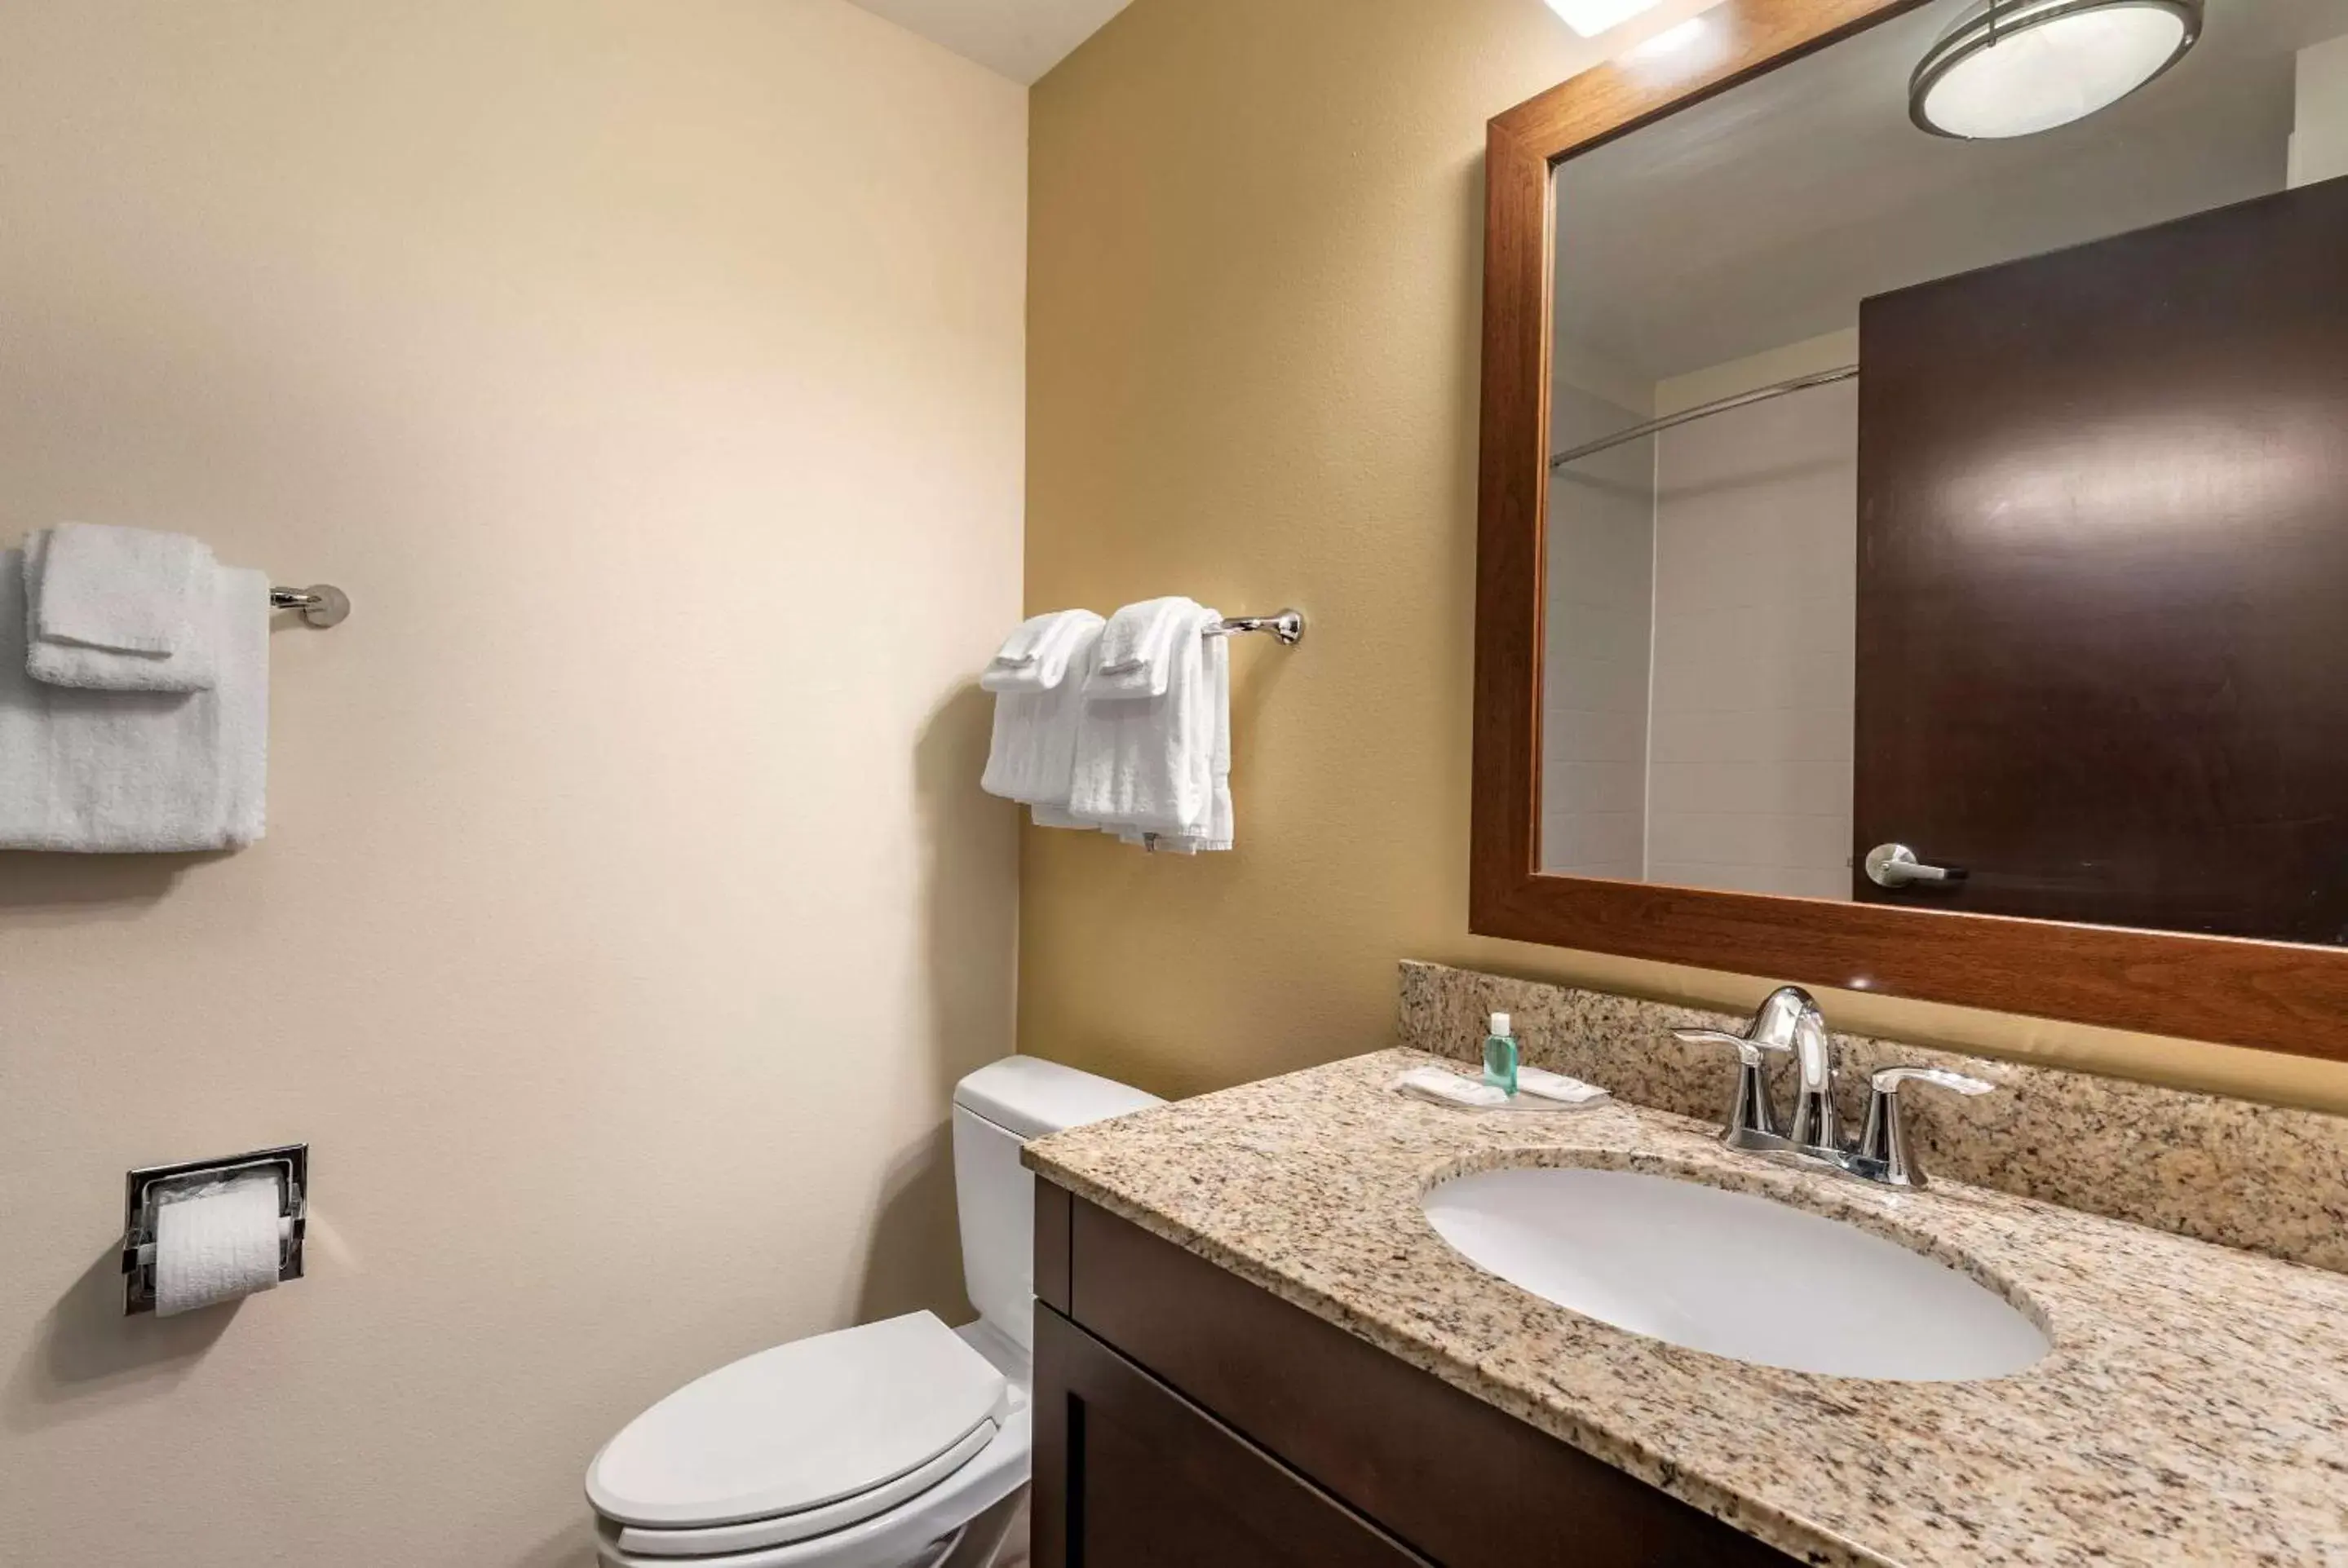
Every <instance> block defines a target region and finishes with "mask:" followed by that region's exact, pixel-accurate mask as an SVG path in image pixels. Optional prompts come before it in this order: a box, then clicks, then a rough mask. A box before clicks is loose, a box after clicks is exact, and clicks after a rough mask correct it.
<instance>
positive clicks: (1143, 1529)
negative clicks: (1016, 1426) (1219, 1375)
mask: <svg viewBox="0 0 2348 1568" xmlns="http://www.w3.org/2000/svg"><path fill="white" fill-rule="evenodd" d="M1207 1563H1212V1564H1214V1565H1215V1568H1291V1565H1294V1568H1427V1564H1426V1559H1425V1558H1422V1557H1420V1556H1419V1555H1418V1554H1417V1553H1414V1552H1412V1551H1410V1550H1409V1549H1408V1548H1407V1547H1405V1546H1403V1545H1402V1544H1400V1543H1399V1542H1396V1541H1395V1540H1394V1538H1393V1537H1391V1536H1389V1535H1387V1534H1386V1533H1385V1532H1384V1531H1381V1530H1379V1529H1378V1528H1377V1527H1376V1526H1375V1525H1373V1524H1371V1523H1370V1522H1368V1521H1366V1520H1365V1519H1363V1518H1361V1517H1360V1516H1359V1515H1357V1514H1355V1513H1354V1512H1351V1511H1350V1510H1348V1509H1346V1508H1345V1507H1344V1505H1343V1504H1341V1503H1339V1502H1337V1501H1334V1499H1332V1498H1330V1497H1329V1496H1328V1495H1327V1494H1326V1493H1324V1492H1323V1491H1320V1490H1318V1489H1317V1488H1315V1487H1314V1486H1313V1485H1312V1484H1311V1483H1310V1482H1308V1481H1304V1480H1303V1478H1302V1477H1300V1476H1298V1475H1297V1474H1296V1473H1295V1472H1294V1471H1291V1470H1289V1469H1288V1468H1287V1467H1286V1466H1284V1465H1282V1464H1281V1463H1280V1462H1279V1461H1278V1460H1274V1459H1273V1458H1272V1456H1271V1455H1269V1454H1267V1453H1265V1452H1263V1451H1262V1450H1261V1449H1258V1448H1256V1447H1255V1446H1254V1445H1253V1444H1251V1443H1250V1442H1248V1441H1247V1440H1245V1439H1244V1438H1241V1436H1239V1435H1238V1434H1237V1433H1236V1432H1233V1431H1232V1430H1231V1429H1230V1428H1228V1427H1226V1426H1224V1425H1223V1424H1222V1423H1221V1422H1220V1421H1218V1420H1217V1419H1214V1417H1212V1416H1210V1415H1209V1414H1208V1413H1207V1412H1206V1411H1204V1410H1202V1409H1200V1408H1199V1407H1198V1406H1196V1405H1194V1404H1192V1403H1190V1401H1189V1400H1188V1399H1184V1398H1182V1396H1181V1395H1179V1394H1178V1393H1176V1392H1174V1390H1173V1389H1169V1388H1168V1387H1166V1385H1165V1384H1163V1383H1160V1382H1159V1381H1158V1379H1157V1378H1152V1377H1151V1376H1150V1375H1149V1374H1148V1373H1147V1372H1145V1371H1143V1370H1142V1369H1141V1368H1138V1367H1136V1366H1135V1365H1134V1364H1133V1363H1131V1362H1130V1361H1128V1360H1126V1359H1125V1358H1123V1357H1121V1356H1119V1355H1117V1353H1116V1352H1115V1351H1113V1350H1111V1349H1109V1348H1107V1346H1105V1345H1103V1344H1102V1343H1101V1342H1100V1341H1099V1340H1097V1339H1095V1338H1094V1337H1092V1336H1091V1335H1089V1334H1086V1332H1085V1331H1084V1330H1083V1329H1081V1328H1078V1327H1076V1326H1075V1325H1074V1324H1072V1323H1070V1322H1069V1321H1068V1320H1067V1319H1066V1318H1065V1317H1061V1316H1060V1315H1059V1314H1058V1313H1056V1312H1054V1311H1052V1310H1051V1309H1050V1308H1049V1307H1044V1306H1041V1305H1038V1306H1037V1307H1036V1308H1035V1568H1200V1565H1201V1564H1207Z"/></svg>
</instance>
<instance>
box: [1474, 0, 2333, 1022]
mask: <svg viewBox="0 0 2348 1568" xmlns="http://www.w3.org/2000/svg"><path fill="white" fill-rule="evenodd" d="M2031 9H2032V7H2031V6H2030V5H2023V4H2018V3H2017V0H2007V3H2006V5H2005V10H2006V12H2007V13H2016V12H2027V11H2029V10H2031ZM2105 9H2106V11H2108V10H2109V9H2110V8H2109V7H2106V8H2105ZM2122 9H2127V10H2133V11H2136V12H2142V13H2150V12H2158V13H2160V14H2161V15H2169V16H2172V17H2174V18H2176V19H2177V20H2176V22H2175V30H2174V32H2173V33H2172V34H2171V35H2169V36H2168V41H2166V42H2162V41H2160V40H2158V39H2156V40H2154V42H2153V43H2152V44H2151V45H2150V46H2148V47H2149V48H2150V53H2149V54H2148V55H2147V56H2146V58H2147V62H2148V64H2147V65H2146V67H2144V68H2146V69H2157V70H2158V74H2157V76H2155V77H2153V79H2151V80H2150V81H2148V82H2147V83H2146V84H2145V85H2143V86H2142V87H2140V88H2138V89H2137V90H2134V91H2132V92H2128V93H2127V95H2126V96H2124V97H2119V98H2118V100H2117V101H2116V102H2112V103H2110V104H2108V106H2107V107H2105V108H2100V109H2099V110H2097V111H2096V112H2093V113H2088V114H2085V116H2084V118H2076V119H2075V120H2072V121H2071V122H2070V123H2067V124H2064V125H2061V126H2059V127H2057V128H2052V129H2044V130H2038V131H2036V132H2034V134H2026V135H2018V136H2013V137H2011V138H2003V139H1972V140H1967V139H1960V138H1954V137H1952V136H1949V135H1945V134H1935V133H1934V132H1933V131H1932V130H1931V129H1929V128H1927V127H1926V125H1925V124H1924V123H1921V122H1923V121H1927V120H1931V119H1932V118H1934V117H1935V116H1936V115H1937V116H1938V117H1940V118H1942V119H1945V120H1949V121H1952V122H1954V123H1957V124H1960V125H1962V126H1964V127H1966V128H1972V129H1976V130H1978V129H1982V128H2004V127H2005V126H2006V125H2007V124H2009V123H2010V124H2015V125H2020V124H2029V123H2036V122H2034V121H2032V120H2031V119H2030V116H2031V115H2032V114H2034V113H2035V112H2037V110H2036V108H2034V106H2032V105H2029V104H2022V103H2019V102H2016V101H2010V99H2009V98H2006V97H2000V96H1999V95H2000V91H2001V90H2002V89H2001V88H2000V87H1999V86H1998V85H1997V84H1994V83H1993V84H1991V85H1990V86H1989V87H1982V84H1981V83H1979V82H1972V81H1969V82H1967V83H1963V84H1957V83H1956V79H1955V77H1952V76H1951V75H1950V74H1949V73H1948V72H1947V71H1946V70H1943V71H1942V73H1941V77H1939V78H1937V80H1938V83H1939V90H1940V96H1939V97H1935V98H1934V100H1933V102H1932V103H1931V105H1930V106H1929V107H1927V108H1917V107H1916V106H1915V105H1914V104H1913V103H1911V83H1912V82H1914V81H1915V80H1916V78H1917V77H1918V72H1919V67H1920V64H1921V63H1923V62H1925V61H1926V60H1927V58H1928V56H1933V54H1934V51H1935V48H1936V46H1939V45H1941V41H1942V40H1944V39H1948V38H1952V37H1959V38H1961V37H1962V28H1963V27H1964V26H1965V25H1966V24H1967V22H1968V21H1969V19H1970V20H1977V19H1978V13H1979V12H1980V11H1981V6H1980V5H1979V3H1978V0H1936V3H1932V4H1926V5H1920V6H1916V7H1914V8H1912V9H1907V10H1904V11H1903V12H1902V13H1901V14H1900V15H1895V16H1893V17H1892V18H1891V19H1890V20H1886V21H1881V22H1878V23H1876V24H1874V25H1872V26H1867V27H1866V28H1865V29H1864V30H1862V31H1859V32H1858V33H1856V34H1855V35H1853V36H1849V37H1848V38H1845V39H1843V40H1842V41H1840V42H1838V43H1834V44H1832V45H1830V46H1827V47H1825V48H1822V49H1819V50H1818V51H1817V52H1815V53H1812V54H1809V55H1807V56H1802V57H1799V58H1796V59H1793V60H1791V61H1790V62H1789V63H1786V64H1782V65H1779V66H1776V67H1775V68H1772V69H1768V70H1766V71H1765V72H1763V73H1761V74H1759V75H1757V76H1755V77H1751V78H1750V79H1748V80H1746V81H1744V82H1742V83H1741V84H1739V85H1737V86H1735V87H1730V88H1728V89H1726V90H1725V91H1722V92H1720V93H1718V94H1716V95H1715V96H1712V97H1704V98H1700V99H1697V100H1696V101H1694V102H1692V103H1689V104H1687V105H1685V106H1684V107H1681V108H1677V109H1675V110H1674V111H1673V112H1671V113H1669V114H1666V115H1664V116H1663V118H1657V119H1653V120H1652V121H1650V122H1649V123H1646V124H1644V125H1642V126H1639V127H1638V128H1634V129H1632V130H1631V131H1629V132H1628V133H1627V134H1623V135H1620V136H1616V137H1614V138H1612V139H1605V140H1601V141H1598V142H1597V143H1596V145H1594V146H1591V147H1590V148H1588V149H1586V150H1580V151H1576V152H1573V153H1572V154H1571V155H1570V156H1568V157H1566V158H1564V159H1562V160H1561V161H1560V162H1558V163H1556V165H1555V168H1554V171H1553V174H1552V176H1551V178H1552V179H1553V181H1554V185H1553V191H1552V201H1551V210H1553V212H1554V234H1553V239H1554V263H1553V267H1554V272H1553V305H1552V308H1551V312H1550V334H1551V341H1550V388H1549V391H1550V428H1549V432H1548V444H1549V449H1550V466H1549V491H1548V505H1547V516H1546V519H1545V522H1544V524H1543V527H1544V529H1545V536H1544V543H1543V552H1542V556H1543V569H1542V575H1541V578H1540V589H1539V593H1540V622H1539V624H1540V634H1539V638H1538V647H1537V657H1538V660H1539V663H1540V677H1539V687H1538V691H1539V696H1538V717H1539V724H1538V740H1537V743H1535V745H1534V748H1533V750H1534V753H1535V755H1534V759H1533V760H1534V762H1535V764H1536V766H1537V773H1538V785H1537V791H1536V794H1537V797H1538V804H1537V815H1538V825H1537V837H1536V848H1535V854H1534V866H1535V869H1536V870H1538V871H1539V872H1542V873H1549V874H1554V875H1558V876H1571V877H1586V878H1598V879H1604V880H1609V881H1619V882H1632V883H1647V884H1658V885H1667V886H1673V887H1689V888H1705V889H1716V890H1723V891H1732V892H1742V893H1757V894H1768V895H1781V896H1788V897H1797V898H1802V899H1810V900H1829V901H1836V902H1841V903H1852V902H1857V903H1866V904H1894V905H1900V906H1906V907H1920V908H1928V909H1939V910H1952V911H1958V912H1963V913H1972V914H1991V915H2016V916H2024V917H2034V918H2042V919H2051V920H2062V921H2066V922H2082V923H2089V924H2096V925H2105V926H2122V927H2137V928H2143V929H2150V930H2164V931H2180V932H2195V933H2206V934H2215V935H2226V936H2242V937H2260V938H2279V939H2282V940H2287V941H2292V942H2303V943H2322V944H2327V945H2339V944H2343V943H2348V0H2207V4H2206V8H2204V7H2201V6H2194V5H2190V4H2189V0H2161V3H2158V4H2150V5H2137V6H2132V7H2123V8H2122ZM1736 10H1737V6H1736V5H1728V6H1725V7H1723V8H1722V9H1721V10H1720V11H1717V12H1712V13H1705V14H1704V15H1699V16H1698V17H1696V18H1694V20H1692V21H1690V22H1687V23H1684V24H1683V25H1681V26H1679V27H1677V28H1674V29H1673V30H1672V31H1671V32H1668V33H1665V34H1663V35H1662V36H1659V37H1657V38H1655V39H1653V40H1652V41H1651V42H1650V43H1649V44H1647V45H1645V46H1642V47H1641V49H1640V50H1638V51H1636V52H1634V55H1633V56H1632V58H1630V59H1628V60H1626V61H1624V62H1623V63H1622V66H1621V67H1620V68H1621V70H1622V72H1624V73H1625V74H1626V75H1627V76H1628V77H1631V78H1632V79H1635V78H1637V77H1639V76H1640V74H1641V73H1647V74H1650V75H1654V74H1662V75H1664V76H1670V75H1672V74H1673V73H1678V74H1679V75H1680V76H1683V77H1696V76H1700V75H1701V73H1702V72H1703V71H1704V70H1705V69H1708V68H1710V67H1708V66H1707V64H1706V62H1705V60H1704V54H1705V51H1707V50H1719V49H1725V48H1726V47H1728V46H1729V43H1728V40H1729V39H1730V37H1731V36H1732V35H1733V32H1734V29H1733V27H1732V26H1731V20H1732V15H1733V14H1734V13H1735V11H1736ZM2196 22H2198V24H2199V36H2198V37H2196V38H2194V40H2193V42H2192V43H2191V46H2189V47H2188V48H2186V49H2185V50H2184V52H2183V53H2182V54H2181V55H2176V47H2177V45H2178V42H2179V41H2180V39H2181V37H2182V36H2184V35H2185V34H2186V32H2187V30H2188V28H2190V27H2191V26H2193V25H2194V24H2195V23H2196ZM1953 47H1954V46H1953V45H1952V46H1951V48H1953ZM1993 47H2003V48H2006V49H2008V50H2009V51H2013V48H2014V43H2013V39H2012V38H2008V39H2005V40H2003V42H2001V43H2000V44H1998V45H1995V46H1993ZM2118 47H2119V46H2118V45H2117V44H2116V43H2115V42H2114V41H2113V40H2112V39H2110V38H2105V39H2103V40H2102V41H2101V42H2099V43H2095V44H2094V45H2093V46H2091V48H2090V50H2089V52H2088V53H2087V54H2085V55H2083V56H2080V58H2081V60H2082V61H2083V62H2084V63H2083V64H2082V65H2081V67H2079V71H2078V72H2077V73H2075V77H2064V78H2062V79H2061V80H2060V81H2059V82H2058V86H2060V87H2062V88H2063V91H2065V92H2068V93H2072V94H2073V95H2074V97H2073V99H2072V101H2069V102H2067V103H2065V104H2058V105H2057V106H2056V107H2055V111H2052V112H2061V113H2068V112H2074V111H2075V110H2076V109H2077V108H2078V107H2079V102H2080V101H2083V99H2082V98H2081V97H2080V95H2085V97H2096V96H2097V95H2102V96H2108V95H2109V93H2110V92H2111V91H2112V90H2114V89H2115V88H2116V87H2125V86H2126V83H2125V82H2117V81H2099V80H2091V79H2089V78H2091V77H2095V74H2096V72H2098V71H2101V72H2105V73H2106V74H2108V73H2109V72H2111V71H2113V70H2118V69H2120V68H2121V67H2123V66H2124V65H2125V64H2126V62H2124V61H2118V56H2117V55H2116V53H2115V50H2116V49H2117V48H2118ZM1948 53H1949V50H1947V49H1944V50H1943V52H1942V57H1941V63H1942V65H1943V66H1945V64H1946V56H1947V55H1948ZM2169 56H2175V57H2174V59H2173V62H2171V61H2170V60H2169ZM2116 61H2118V63H2117V64H2116ZM2164 65H2165V68H2161V67H2163V66H2164ZM1958 86H1962V87H1963V90H1962V92H1958V91H1957V90H1956V87H1958ZM2058 96H2059V95H2058ZM2001 115H2003V116H2005V117H2007V118H2006V119H2005V120H2003V121H2001V120H1999V119H1998V118H1997V117H1998V116H2001ZM1984 116H1987V117H1989V118H1986V119H1984V118H1982V117H1984ZM1967 117H1971V118H1967ZM1870 862H1871V864H1870ZM1870 873H1871V874H1870ZM1479 928H1484V927H1479ZM1816 978H1820V979H1833V978H1834V977H1831V976H1819V977H1816Z"/></svg>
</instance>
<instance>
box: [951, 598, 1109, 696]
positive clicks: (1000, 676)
mask: <svg viewBox="0 0 2348 1568" xmlns="http://www.w3.org/2000/svg"><path fill="white" fill-rule="evenodd" d="M1100 628H1101V618H1100V617H1099V616H1097V615H1095V614H1094V613H1093V612H1092V611H1091V610H1053V611H1051V612H1049V613H1048V614H1045V615H1037V616H1031V617H1030V618H1029V619H1027V620H1024V621H1022V622H1021V623H1020V625H1019V629H1018V630H1016V631H1014V632H1013V633H1012V634H1011V635H1010V637H1009V638H1007V639H1006V640H1004V644H1003V647H1002V649H1001V651H998V652H997V653H996V654H995V655H994V658H993V659H992V660H991V661H988V663H987V666H986V670H985V671H984V672H983V674H981V675H980V676H979V678H978V683H979V685H980V687H981V688H982V689H983V690H985V691H989V692H1049V691H1051V690H1053V689H1054V688H1056V687H1057V686H1058V685H1059V684H1060V682H1063V681H1065V680H1066V679H1067V675H1068V670H1069V666H1070V664H1071V662H1072V661H1074V660H1075V658H1076V651H1077V649H1078V648H1079V646H1082V647H1084V648H1086V649H1089V648H1090V646H1091V641H1090V640H1091V638H1092V636H1093V634H1095V633H1097V632H1098V631H1099V630H1100ZM1079 673H1080V674H1081V671H1079Z"/></svg>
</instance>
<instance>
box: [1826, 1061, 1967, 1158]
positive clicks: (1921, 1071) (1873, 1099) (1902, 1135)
mask: <svg viewBox="0 0 2348 1568" xmlns="http://www.w3.org/2000/svg"><path fill="white" fill-rule="evenodd" d="M1911 1082H1912V1083H1929V1084H1931V1086H1932V1087H1933V1088H1935V1089H1947V1090H1952V1091H1954V1092H1956V1093H1959V1094H1965V1095H1973V1094H1987V1093H1988V1092H1989V1091H1991V1090H1993V1089H1994V1088H1996V1087H1997V1085H1996V1084H1994V1083H1987V1082H1983V1081H1982V1080H1981V1079H1978V1078H1968V1077H1966V1076H1965V1075H1964V1074H1963V1073H1962V1072H1951V1071H1949V1070H1948V1069H1947V1068H1944V1067H1885V1068H1879V1069H1878V1070H1877V1071H1874V1072H1872V1073H1870V1074H1869V1076H1868V1083H1869V1087H1870V1088H1871V1089H1872V1090H1873V1091H1874V1092H1873V1093H1871V1094H1869V1096H1868V1097H1867V1125H1866V1127H1865V1129H1864V1130H1862V1131H1861V1132H1860V1133H1859V1148H1858V1149H1857V1150H1856V1151H1855V1152H1854V1153H1853V1154H1852V1156H1851V1159H1852V1163H1854V1164H1855V1165H1858V1166H1859V1167H1861V1170H1860V1173H1861V1174H1864V1175H1866V1176H1868V1177H1869V1178H1870V1179H1872V1180H1874V1181H1879V1182H1881V1183H1883V1184H1885V1185H1887V1186H1893V1187H1921V1186H1924V1185H1926V1182H1925V1180H1924V1173H1923V1171H1922V1169H1921V1168H1920V1167H1919V1166H1918V1165H1917V1163H1916V1161H1915V1157H1914V1155H1912V1154H1911V1153H1910V1152H1909V1149H1908V1129H1907V1127H1906V1126H1905V1124H1903V1123H1902V1122H1901V1121H1900V1085H1901V1084H1903V1083H1911Z"/></svg>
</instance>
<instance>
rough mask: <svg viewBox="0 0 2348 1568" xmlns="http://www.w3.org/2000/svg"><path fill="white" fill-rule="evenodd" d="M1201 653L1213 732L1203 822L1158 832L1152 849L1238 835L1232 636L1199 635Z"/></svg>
mask: <svg viewBox="0 0 2348 1568" xmlns="http://www.w3.org/2000/svg"><path fill="white" fill-rule="evenodd" d="M1207 613H1208V615H1209V617H1210V620H1221V619H1222V617H1221V616H1220V615H1218V614H1216V613H1215V612H1214V611H1213V610H1209V611H1208V612H1207ZM1200 658H1201V659H1203V660H1204V661H1206V675H1207V722H1208V723H1209V725H1210V728H1211V732H1212V736H1213V738H1212V740H1211V741H1210V743H1209V746H1208V761H1207V819H1206V823H1205V825H1203V826H1202V827H1201V828H1200V830H1199V831H1198V832H1196V833H1176V834H1159V835H1157V836H1156V837H1154V838H1151V839H1149V840H1148V841H1147V843H1148V847H1149V848H1151V849H1159V850H1169V851H1171V852H1172V853H1174V854H1176V855H1202V854H1205V853H1207V852H1209V851H1211V850H1221V849H1230V848H1231V847H1233V846H1234V845H1236V844H1237V842H1238V839H1239V824H1238V820H1237V815H1238V814H1237V813H1236V812H1235V811H1233V809H1232V806H1231V639H1230V638H1228V637H1202V638H1201V639H1200ZM1120 836H1122V835H1120Z"/></svg>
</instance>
